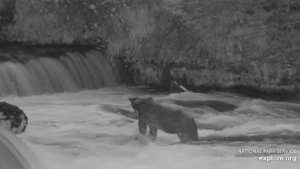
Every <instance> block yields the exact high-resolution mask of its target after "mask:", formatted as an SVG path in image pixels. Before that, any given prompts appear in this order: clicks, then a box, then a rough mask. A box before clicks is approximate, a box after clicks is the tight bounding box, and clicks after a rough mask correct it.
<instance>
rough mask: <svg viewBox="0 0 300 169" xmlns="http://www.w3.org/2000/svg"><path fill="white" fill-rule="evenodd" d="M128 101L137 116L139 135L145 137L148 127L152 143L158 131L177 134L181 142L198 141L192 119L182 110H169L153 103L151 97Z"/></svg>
mask: <svg viewBox="0 0 300 169" xmlns="http://www.w3.org/2000/svg"><path fill="white" fill-rule="evenodd" d="M129 101H130V102H131V106H132V108H133V109H134V111H135V112H136V113H137V114H138V116H139V117H138V118H139V122H138V125H139V131H140V133H141V134H143V135H145V134H146V131H147V125H148V126H149V129H150V136H151V138H152V140H153V141H155V139H156V136H157V130H158V129H160V130H162V131H164V132H166V133H169V134H177V135H178V137H179V139H180V141H181V142H189V141H198V140H199V138H198V133H197V126H196V123H195V120H194V118H193V117H190V116H188V115H187V114H185V113H184V112H183V111H182V110H180V109H171V108H169V107H167V106H163V105H161V104H158V103H155V102H154V100H153V98H152V97H149V98H139V97H135V98H129Z"/></svg>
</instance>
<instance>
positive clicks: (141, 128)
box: [139, 120, 147, 135]
mask: <svg viewBox="0 0 300 169" xmlns="http://www.w3.org/2000/svg"><path fill="white" fill-rule="evenodd" d="M139 131H140V133H141V134H142V135H146V132H147V123H146V122H145V121H143V120H139Z"/></svg>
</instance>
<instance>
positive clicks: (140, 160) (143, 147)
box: [0, 87, 300, 169]
mask: <svg viewBox="0 0 300 169" xmlns="http://www.w3.org/2000/svg"><path fill="white" fill-rule="evenodd" d="M145 93H146V94H145ZM150 93H151V92H149V93H148V94H147V91H145V90H141V89H138V90H137V89H134V88H131V89H126V88H122V87H119V88H112V89H105V88H103V89H99V90H90V91H80V92H78V93H62V94H53V95H48V96H46V95H40V96H31V97H23V98H20V97H8V98H5V100H6V101H7V102H8V103H11V104H15V105H18V106H20V108H22V109H23V110H24V111H25V113H26V114H27V115H28V117H29V126H28V128H27V131H26V132H25V133H23V134H21V135H18V137H19V138H20V139H21V140H22V141H23V142H24V143H26V145H28V146H29V148H31V149H32V150H33V151H34V152H35V154H36V155H37V156H38V158H39V160H40V162H41V163H42V164H43V165H44V166H45V168H47V169H82V168H85V169H96V168H101V169H120V168H123V169H183V168H184V169H197V168H203V169H208V168H213V169H220V168H230V169H235V168H236V169H239V168H243V169H248V168H249V169H250V168H258V169H259V168H263V169H266V168H267V169H268V168H269V169H281V168H289V169H296V168H297V169H298V168H299V166H300V163H299V158H300V154H299V149H300V146H299V138H300V137H299V136H300V132H299V131H300V113H299V112H300V111H299V110H300V105H298V104H289V103H284V102H266V101H262V100H250V99H247V98H240V97H239V98H237V97H231V96H227V95H221V94H199V93H191V92H185V93H182V94H171V95H169V96H165V95H162V94H157V93H156V94H150ZM132 95H135V96H141V97H148V96H152V97H154V98H155V100H156V101H157V102H164V104H168V105H170V106H176V107H180V108H183V109H184V110H185V111H187V112H189V113H190V114H191V115H193V116H194V117H195V120H196V122H197V126H198V134H199V137H200V140H201V141H200V142H198V143H197V144H194V145H181V144H178V143H179V139H178V138H177V136H176V135H171V134H166V133H164V132H162V131H159V132H158V138H157V141H156V142H155V143H151V142H149V141H148V139H147V137H144V136H141V135H140V134H139V132H138V127H137V121H136V120H135V119H134V118H131V116H123V115H122V114H120V112H118V111H114V110H116V109H118V108H119V109H123V110H128V112H130V111H131V112H132V113H133V111H132V109H131V107H130V104H129V101H128V97H129V96H132ZM174 100H178V101H185V102H189V101H197V102H194V103H199V104H196V105H195V104H193V105H192V104H182V105H176V104H174V103H175V102H174ZM207 100H210V102H203V101H207ZM200 101H201V102H200ZM221 102H223V103H226V104H231V105H234V106H235V107H234V108H232V109H231V110H228V111H223V112H220V111H217V110H216V108H215V106H216V105H218V104H219V103H221ZM207 103H209V104H207ZM211 103H218V104H216V105H215V104H211ZM105 106H106V107H110V109H108V108H106V109H104V108H103V107H105ZM208 126H210V127H211V129H208ZM245 149H246V150H249V151H243V150H245ZM267 149H269V150H281V149H287V150H296V151H295V152H294V151H288V152H286V153H283V154H279V153H266V152H264V153H263V152H262V153H260V152H259V151H258V150H260V151H263V150H267ZM250 150H252V151H250ZM254 150H257V151H256V152H254ZM271 155H272V156H273V157H274V158H275V157H282V158H284V159H286V160H287V161H284V162H279V161H269V162H266V161H259V158H260V156H263V157H267V156H271ZM28 156H31V155H28ZM288 159H289V160H288ZM0 162H1V159H0ZM0 166H1V165H0Z"/></svg>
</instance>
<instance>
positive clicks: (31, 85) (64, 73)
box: [0, 51, 116, 96]
mask: <svg viewBox="0 0 300 169" xmlns="http://www.w3.org/2000/svg"><path fill="white" fill-rule="evenodd" d="M114 85H116V77H115V75H114V70H113V68H112V63H111V62H110V61H108V60H106V58H105V57H104V56H103V55H102V54H101V53H100V52H98V51H89V52H87V53H85V55H83V54H81V53H79V52H73V53H66V54H65V55H63V56H61V57H59V58H58V59H55V58H51V57H39V58H37V59H32V60H29V61H27V62H26V63H18V62H11V61H7V62H3V63H0V96H8V95H17V96H31V95H38V94H46V93H61V92H75V91H78V90H83V89H97V88H101V87H107V86H110V87H111V86H114Z"/></svg>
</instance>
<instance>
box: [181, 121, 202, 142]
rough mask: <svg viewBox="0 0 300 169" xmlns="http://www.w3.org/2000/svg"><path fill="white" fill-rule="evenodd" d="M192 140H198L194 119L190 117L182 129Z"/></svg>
mask: <svg viewBox="0 0 300 169" xmlns="http://www.w3.org/2000/svg"><path fill="white" fill-rule="evenodd" d="M184 132H185V133H186V134H187V136H188V137H189V138H190V139H191V140H192V141H199V136H198V130H197V125H196V122H195V120H194V119H190V120H189V123H188V124H187V126H186V127H185V131H184Z"/></svg>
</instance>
